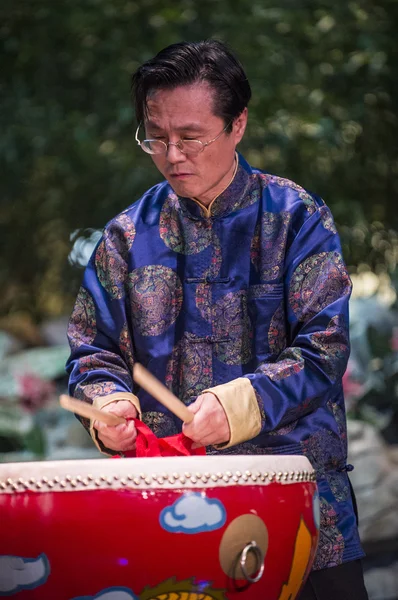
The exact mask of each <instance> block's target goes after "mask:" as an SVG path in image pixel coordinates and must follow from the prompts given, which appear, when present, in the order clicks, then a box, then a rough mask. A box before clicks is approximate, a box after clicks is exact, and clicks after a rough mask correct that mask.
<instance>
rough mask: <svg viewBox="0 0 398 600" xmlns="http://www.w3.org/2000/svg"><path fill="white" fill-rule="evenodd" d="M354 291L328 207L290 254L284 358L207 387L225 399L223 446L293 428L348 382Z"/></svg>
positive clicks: (306, 226)
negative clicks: (226, 423)
mask: <svg viewBox="0 0 398 600" xmlns="http://www.w3.org/2000/svg"><path fill="white" fill-rule="evenodd" d="M350 294H351V281H350V278H349V275H348V273H347V270H346V267H345V265H344V262H343V258H342V254H341V247H340V241H339V237H338V234H337V231H336V228H335V225H334V223H333V219H332V216H331V213H330V211H329V209H328V208H327V206H326V205H324V204H322V205H321V206H317V208H316V210H315V212H314V213H313V214H311V216H309V217H308V218H307V219H306V220H305V221H304V223H303V224H302V225H301V227H300V229H299V231H298V233H297V234H296V236H295V237H294V239H293V241H292V243H291V245H290V247H289V249H288V251H287V254H286V257H285V269H284V306H281V307H280V313H281V314H280V316H279V318H278V319H275V321H274V324H273V325H271V327H273V328H274V331H271V330H270V334H272V335H276V336H279V339H280V340H281V339H282V338H283V337H285V343H283V345H282V348H283V349H282V351H281V352H280V354H279V356H277V358H276V360H274V361H273V362H264V363H262V364H259V365H258V367H257V368H256V370H255V372H254V373H250V374H248V375H245V376H244V377H240V378H238V379H236V380H234V381H232V382H229V383H227V384H222V385H219V386H216V387H214V388H211V389H210V390H207V391H211V392H213V393H214V394H215V395H216V396H217V397H218V399H219V400H220V402H221V404H222V405H223V407H224V409H225V411H226V414H227V417H228V421H229V425H230V429H231V438H230V440H229V442H228V443H227V444H225V445H223V446H221V448H226V447H229V446H233V445H235V444H238V443H241V442H244V441H248V440H249V439H252V438H254V437H256V436H257V435H258V434H260V433H268V432H271V431H274V430H276V429H279V428H280V427H282V426H285V425H288V424H289V423H291V422H292V421H294V420H296V419H297V418H299V417H302V416H305V415H306V414H308V413H310V412H312V411H314V410H315V409H316V408H317V407H318V406H320V405H321V404H322V402H323V401H324V399H325V398H326V397H327V395H326V392H329V391H330V389H331V387H332V386H337V385H341V379H342V376H343V374H344V371H345V369H346V366H347V361H348V356H349V331H348V301H349V297H350ZM284 323H285V324H286V332H285V336H284V332H283V329H284ZM270 334H269V335H270Z"/></svg>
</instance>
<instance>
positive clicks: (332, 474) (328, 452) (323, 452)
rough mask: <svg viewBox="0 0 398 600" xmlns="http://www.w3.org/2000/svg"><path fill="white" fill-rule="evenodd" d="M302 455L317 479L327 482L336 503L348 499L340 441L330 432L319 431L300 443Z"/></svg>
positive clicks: (343, 457) (347, 486)
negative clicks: (310, 465) (308, 462)
mask: <svg viewBox="0 0 398 600" xmlns="http://www.w3.org/2000/svg"><path fill="white" fill-rule="evenodd" d="M301 445H302V449H303V453H304V454H305V456H307V458H308V460H309V461H310V463H311V464H312V466H313V467H314V468H315V469H316V471H317V477H318V478H324V479H326V480H327V482H328V484H329V486H330V488H331V490H332V493H333V495H334V497H335V499H336V500H337V502H345V501H346V500H347V499H348V497H349V485H348V479H347V474H346V473H345V472H344V471H341V469H343V468H344V466H345V456H344V454H343V448H344V447H343V445H342V443H341V439H340V438H339V436H338V435H337V434H334V433H333V432H332V431H327V430H320V431H317V432H316V433H315V434H314V435H311V436H310V437H309V438H308V439H307V440H305V441H303V442H302V443H301Z"/></svg>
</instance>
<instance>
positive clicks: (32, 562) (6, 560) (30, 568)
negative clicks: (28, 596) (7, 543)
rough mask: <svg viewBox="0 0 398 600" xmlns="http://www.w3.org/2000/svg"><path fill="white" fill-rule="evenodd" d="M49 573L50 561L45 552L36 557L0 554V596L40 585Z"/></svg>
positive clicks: (10, 594)
mask: <svg viewBox="0 0 398 600" xmlns="http://www.w3.org/2000/svg"><path fill="white" fill-rule="evenodd" d="M49 574H50V563H49V562H48V558H47V556H46V555H45V554H39V556H38V557H37V558H23V557H22V556H13V555H7V554H6V555H2V556H0V596H7V597H8V596H12V595H14V594H17V593H18V592H20V591H22V590H31V589H34V588H36V587H38V586H39V585H42V584H43V583H45V581H46V580H47V577H48V576H49Z"/></svg>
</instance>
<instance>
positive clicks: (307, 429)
mask: <svg viewBox="0 0 398 600" xmlns="http://www.w3.org/2000/svg"><path fill="white" fill-rule="evenodd" d="M133 92H134V99H135V110H136V116H137V121H138V129H137V132H136V140H137V143H138V144H139V145H140V146H141V148H142V150H144V151H145V152H147V153H148V154H150V155H151V158H152V160H153V162H154V163H155V165H156V167H157V168H158V170H159V171H160V172H161V174H162V175H163V177H164V178H165V179H166V181H164V182H163V183H160V184H159V185H157V186H155V187H153V188H152V189H150V190H149V191H148V192H147V193H146V194H144V196H143V197H142V198H141V199H140V200H138V201H137V202H135V203H134V204H133V205H132V206H131V207H129V208H127V209H126V210H125V211H124V212H122V213H121V214H120V215H118V216H117V217H116V218H115V219H113V220H112V221H111V222H110V223H109V224H108V225H107V227H106V228H105V230H104V234H103V237H102V240H101V241H100V242H99V244H98V246H97V248H96V250H95V252H94V254H93V257H92V259H91V261H90V263H89V265H88V267H87V271H86V274H85V278H84V282H83V286H82V288H81V290H80V292H79V295H78V298H77V302H76V306H75V309H74V311H73V314H72V318H71V322H70V326H69V339H70V344H71V349H72V353H71V357H70V360H69V363H68V370H69V373H70V393H71V394H74V395H76V396H77V397H80V398H82V399H84V400H86V401H88V402H93V403H94V405H95V406H97V407H98V408H100V409H101V410H104V411H110V412H114V413H116V414H118V415H123V416H127V417H137V416H138V417H139V418H142V419H143V420H144V421H145V422H146V423H147V424H148V425H149V426H150V427H151V428H152V429H153V430H154V431H155V433H156V434H157V435H158V436H166V435H172V434H174V433H176V432H177V431H178V430H179V427H180V425H179V422H178V419H176V418H174V417H173V415H172V414H171V413H169V412H168V411H167V410H166V409H165V408H163V407H162V406H161V405H160V404H159V403H158V402H156V401H155V400H154V399H153V398H152V397H150V396H149V395H148V394H146V393H145V392H144V391H143V390H140V389H135V388H134V384H133V381H132V376H131V372H132V365H133V362H134V361H138V362H141V363H143V364H144V365H145V366H147V368H148V369H149V370H150V371H151V372H152V373H153V374H154V375H155V376H157V377H158V378H159V379H160V380H162V381H163V382H165V383H166V385H167V386H168V387H169V388H170V389H171V390H172V391H173V392H174V393H175V394H176V395H177V396H178V397H179V398H181V400H183V401H184V402H185V403H186V404H187V405H188V406H189V409H190V410H191V411H192V412H193V413H194V415H195V416H194V419H193V420H192V422H191V423H190V424H188V425H184V426H183V432H184V433H185V435H187V436H188V437H189V438H191V439H192V440H194V442H195V443H197V444H200V445H204V446H206V447H207V452H208V453H236V454H304V455H306V456H307V457H308V458H309V460H310V461H311V462H312V464H313V466H314V467H315V469H316V471H317V480H318V486H319V491H320V496H321V535H320V543H319V548H318V552H317V557H316V560H315V565H314V570H313V573H312V575H311V576H310V578H309V581H308V583H307V585H306V588H305V590H304V591H303V593H302V595H301V598H302V600H305V599H310V598H317V599H322V600H326V599H329V598H333V600H336V599H337V598H338V599H339V600H344V599H347V600H348V599H350V600H352V599H353V598H355V599H356V600H362V599H365V598H366V597H367V595H366V591H365V588H364V585H363V577H362V570H361V564H360V560H359V559H360V558H361V557H362V556H363V552H362V549H361V547H360V542H359V538H358V531H357V523H356V517H355V513H354V508H353V501H352V497H351V493H350V486H349V480H348V476H347V470H349V469H350V466H349V465H346V455H347V450H346V423H345V410H344V399H343V391H342V375H343V373H344V370H345V368H346V364H347V360H348V354H349V340H348V300H349V296H350V292H351V283H350V279H349V276H348V274H347V271H346V268H345V265H344V262H343V259H342V255H341V248H340V243H339V238H338V235H337V232H336V228H335V226H334V223H333V218H332V216H331V213H330V211H329V209H328V208H327V206H326V205H325V204H324V202H323V201H322V200H321V199H320V198H318V197H317V196H315V195H312V194H310V193H308V192H307V191H305V190H304V189H303V188H301V187H300V186H299V185H297V184H295V183H293V182H291V181H289V180H287V179H282V178H280V177H276V176H273V175H269V174H267V173H263V172H261V171H259V170H257V169H254V168H252V167H250V166H249V165H248V164H247V162H246V161H245V160H244V158H243V157H242V156H240V155H238V154H237V153H236V146H237V145H238V143H239V142H240V141H241V139H242V137H243V135H244V132H245V128H246V123H247V116H248V109H247V106H248V103H249V100H250V96H251V90H250V86H249V83H248V81H247V78H246V75H245V73H244V71H243V69H242V67H241V65H240V64H239V63H238V61H237V60H236V59H235V58H234V57H233V56H232V55H231V53H230V52H229V51H228V50H227V48H226V47H225V46H224V45H223V44H221V43H220V42H217V41H214V40H210V41H205V42H200V43H180V44H175V45H172V46H170V47H168V48H166V49H164V50H163V51H161V52H160V53H159V54H158V55H157V56H155V57H154V58H153V59H152V60H150V61H148V62H147V63H145V64H144V65H142V66H141V67H140V68H139V69H138V70H137V72H136V73H135V74H134V76H133ZM133 390H134V391H135V392H136V394H133V393H132V392H133ZM85 425H86V427H87V428H88V429H89V430H90V433H91V435H92V437H93V440H94V442H95V443H96V444H97V446H98V448H99V449H100V450H101V451H103V452H106V453H108V454H112V453H117V452H126V451H129V450H132V449H133V448H134V444H135V437H136V431H135V427H134V424H133V422H131V421H130V422H129V423H128V424H126V425H119V426H117V427H109V426H106V425H103V424H101V423H98V422H93V423H88V422H85Z"/></svg>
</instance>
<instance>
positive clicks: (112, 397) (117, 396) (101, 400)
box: [90, 392, 142, 456]
mask: <svg viewBox="0 0 398 600" xmlns="http://www.w3.org/2000/svg"><path fill="white" fill-rule="evenodd" d="M119 400H128V401H129V402H131V404H133V406H135V408H136V409H137V411H138V418H139V419H141V416H142V413H141V405H140V401H139V399H138V398H137V396H135V395H134V394H130V393H129V392H115V393H114V394H108V395H107V396H97V397H96V398H94V400H93V406H94V407H95V408H98V409H99V410H101V408H103V407H104V406H108V404H111V403H112V402H118V401H119ZM90 435H91V437H92V439H93V442H94V444H95V445H96V446H97V448H98V450H99V451H100V452H101V453H102V454H106V455H108V456H112V453H111V451H109V452H106V451H105V450H106V449H105V450H104V449H103V448H101V446H100V444H99V440H98V437H97V436H98V431H97V430H96V429H94V427H93V420H92V419H91V420H90Z"/></svg>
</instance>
